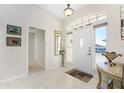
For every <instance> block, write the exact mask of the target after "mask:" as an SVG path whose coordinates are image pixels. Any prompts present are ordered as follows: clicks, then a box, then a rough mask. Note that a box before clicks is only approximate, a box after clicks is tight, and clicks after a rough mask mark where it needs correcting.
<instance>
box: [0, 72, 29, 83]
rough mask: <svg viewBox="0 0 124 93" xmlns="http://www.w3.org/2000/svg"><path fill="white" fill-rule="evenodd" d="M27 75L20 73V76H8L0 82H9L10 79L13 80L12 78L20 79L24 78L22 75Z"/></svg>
mask: <svg viewBox="0 0 124 93" xmlns="http://www.w3.org/2000/svg"><path fill="white" fill-rule="evenodd" d="M25 76H27V75H26V74H23V75H20V76H15V77H11V78H8V79H4V80H1V81H0V83H5V82H8V81H11V80H14V79H19V78H22V77H25Z"/></svg>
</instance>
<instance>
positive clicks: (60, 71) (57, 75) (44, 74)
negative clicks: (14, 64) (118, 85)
mask: <svg viewBox="0 0 124 93" xmlns="http://www.w3.org/2000/svg"><path fill="white" fill-rule="evenodd" d="M70 69H71V68H67V67H60V68H56V69H52V70H47V71H40V72H37V73H34V74H30V75H29V76H26V77H23V78H20V79H16V80H12V81H9V82H4V83H0V88H4V89H11V88H12V89H95V88H96V85H97V83H98V79H97V78H96V77H93V78H92V79H91V80H90V81H89V82H88V83H85V82H83V81H81V80H78V79H76V78H74V77H72V76H70V75H68V74H66V73H65V72H66V71H68V70H70ZM103 83H104V84H105V82H103Z"/></svg>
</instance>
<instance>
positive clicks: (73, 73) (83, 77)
mask: <svg viewBox="0 0 124 93" xmlns="http://www.w3.org/2000/svg"><path fill="white" fill-rule="evenodd" d="M65 73H67V74H69V75H71V76H73V77H75V78H77V79H80V80H82V81H84V82H86V83H88V82H89V80H90V79H91V78H92V77H93V75H91V74H88V73H85V72H82V71H79V70H76V69H71V70H69V71H67V72H65Z"/></svg>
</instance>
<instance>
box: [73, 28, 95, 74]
mask: <svg viewBox="0 0 124 93" xmlns="http://www.w3.org/2000/svg"><path fill="white" fill-rule="evenodd" d="M93 44H94V31H93V27H91V26H89V27H86V28H83V29H81V30H79V31H75V32H74V33H73V58H74V59H73V60H74V68H75V69H78V70H80V71H83V72H86V73H89V74H92V70H93V54H92V53H93V52H92V50H93Z"/></svg>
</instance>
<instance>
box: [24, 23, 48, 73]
mask: <svg viewBox="0 0 124 93" xmlns="http://www.w3.org/2000/svg"><path fill="white" fill-rule="evenodd" d="M30 27H32V28H36V29H39V30H41V31H44V49H45V50H44V68H43V70H45V69H46V47H45V46H46V30H43V29H42V28H40V27H37V26H32V25H27V63H26V75H29V70H28V68H29V67H28V65H29V59H28V56H29V54H28V47H29V44H28V43H29V30H30Z"/></svg>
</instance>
